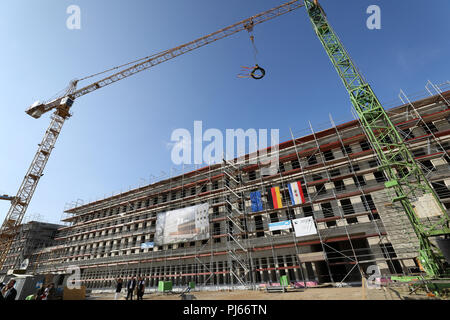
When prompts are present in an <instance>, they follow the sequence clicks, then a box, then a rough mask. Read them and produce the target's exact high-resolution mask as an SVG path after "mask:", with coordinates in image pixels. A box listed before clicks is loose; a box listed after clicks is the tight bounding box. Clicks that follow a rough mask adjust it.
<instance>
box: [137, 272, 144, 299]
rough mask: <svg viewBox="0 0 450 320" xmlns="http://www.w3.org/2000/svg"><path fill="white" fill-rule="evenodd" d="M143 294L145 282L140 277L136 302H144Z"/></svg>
mask: <svg viewBox="0 0 450 320" xmlns="http://www.w3.org/2000/svg"><path fill="white" fill-rule="evenodd" d="M144 292H145V280H144V278H142V277H140V278H139V281H138V282H137V299H138V300H144V299H143V297H144Z"/></svg>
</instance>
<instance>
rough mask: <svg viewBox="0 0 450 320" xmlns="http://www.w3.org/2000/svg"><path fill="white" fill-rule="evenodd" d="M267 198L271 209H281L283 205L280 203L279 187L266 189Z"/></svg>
mask: <svg viewBox="0 0 450 320" xmlns="http://www.w3.org/2000/svg"><path fill="white" fill-rule="evenodd" d="M267 197H268V200H269V203H270V204H271V206H272V208H273V209H280V208H283V204H282V203H281V193H280V187H274V188H270V189H268V190H267Z"/></svg>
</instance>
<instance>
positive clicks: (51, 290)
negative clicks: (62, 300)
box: [41, 282, 56, 300]
mask: <svg viewBox="0 0 450 320" xmlns="http://www.w3.org/2000/svg"><path fill="white" fill-rule="evenodd" d="M41 300H56V289H55V284H54V283H53V282H52V283H50V284H49V285H48V286H47V288H46V289H45V290H44V293H43V294H42V299H41Z"/></svg>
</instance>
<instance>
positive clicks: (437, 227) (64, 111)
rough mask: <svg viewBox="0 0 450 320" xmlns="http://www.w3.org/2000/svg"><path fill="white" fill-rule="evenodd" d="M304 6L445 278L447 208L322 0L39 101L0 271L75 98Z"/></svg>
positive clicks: (424, 258) (435, 272) (289, 7)
mask: <svg viewBox="0 0 450 320" xmlns="http://www.w3.org/2000/svg"><path fill="white" fill-rule="evenodd" d="M303 6H306V8H307V12H308V15H309V17H310V20H311V23H312V25H313V28H314V30H315V32H316V34H317V36H318V38H319V39H320V41H321V43H322V45H323V47H324V48H325V51H326V52H327V54H328V56H329V58H330V59H331V61H332V63H333V65H334V67H335V68H336V70H337V72H338V74H339V76H340V78H341V80H342V82H343V83H344V86H345V87H346V89H347V91H348V93H349V95H350V100H351V102H352V104H353V106H354V108H355V110H356V112H357V114H358V116H359V118H360V122H361V126H362V128H363V130H364V132H365V134H366V135H367V137H368V139H369V141H370V144H371V145H372V148H373V149H374V151H375V153H376V155H377V157H378V159H379V161H380V163H381V168H382V170H383V171H384V172H385V173H386V175H387V177H388V178H389V181H387V182H386V184H385V186H386V188H388V189H389V190H391V191H392V195H393V196H392V201H393V202H399V203H400V204H401V206H402V207H403V209H404V211H405V213H406V215H407V216H408V218H409V220H410V222H411V225H412V227H413V229H414V231H415V233H416V235H417V237H418V239H419V243H420V250H419V259H420V263H421V265H422V266H423V269H424V270H425V272H426V273H427V275H428V276H430V277H437V276H442V275H444V274H445V272H446V270H445V268H444V263H443V257H442V253H441V252H439V249H438V248H436V247H435V246H434V245H433V244H432V242H431V241H430V238H431V237H437V236H446V237H448V235H449V234H450V228H449V221H450V219H449V217H448V214H447V212H446V209H445V208H444V207H443V205H442V203H441V202H440V200H439V198H438V196H437V195H436V193H435V191H434V190H433V188H432V187H431V186H430V183H429V182H428V181H427V179H426V178H425V176H424V174H423V172H422V170H421V168H420V167H419V165H418V164H417V163H416V161H415V160H414V157H413V155H412V154H411V152H410V151H409V149H408V148H407V146H406V145H405V143H404V141H403V139H402V137H401V136H400V134H399V133H398V131H397V129H396V128H395V126H394V125H393V123H392V122H391V120H390V119H389V117H388V115H387V113H386V111H385V110H384V108H383V106H382V105H381V103H380V102H379V100H378V98H377V97H376V95H375V93H374V92H373V90H372V88H371V87H370V85H369V84H368V83H367V82H366V81H365V80H364V78H363V77H362V75H361V74H360V73H359V71H358V69H357V68H356V66H355V64H354V63H353V61H352V60H351V58H350V56H349V55H348V53H347V51H346V50H345V48H344V46H343V44H342V42H341V41H340V40H339V38H338V37H337V35H336V33H335V32H334V31H333V29H332V28H331V26H330V25H329V23H328V20H327V18H326V15H325V12H324V10H323V8H322V7H321V6H320V4H319V3H318V1H317V0H304V4H303V3H302V2H301V1H300V0H294V1H290V2H288V3H286V4H283V5H281V6H278V7H276V8H273V9H271V10H268V11H266V12H263V13H261V14H258V15H256V16H253V17H251V18H249V19H246V20H243V21H241V22H238V23H236V24H233V25H231V26H229V27H227V28H224V29H221V30H219V31H217V32H214V33H212V34H209V35H207V36H204V37H202V38H199V39H197V40H194V41H191V42H189V43H187V44H184V45H181V46H179V47H176V48H173V49H170V50H167V51H164V52H161V53H159V54H156V55H154V56H151V57H146V58H143V59H140V60H138V61H134V62H132V63H129V64H126V65H123V66H119V67H116V68H113V69H110V70H107V71H104V72H101V73H99V74H96V75H93V76H98V75H101V74H103V73H106V72H110V71H114V70H118V69H121V70H120V71H118V72H116V73H114V74H113V75H111V76H108V77H106V78H104V79H102V80H100V81H97V82H94V83H92V84H90V85H88V86H85V87H83V88H82V89H79V90H77V89H76V87H77V84H78V82H79V81H81V80H86V79H88V78H91V77H93V76H90V77H87V78H84V79H80V80H75V81H72V82H71V83H70V85H69V87H68V88H67V90H66V91H65V93H64V94H63V95H60V96H59V97H57V98H56V99H53V100H51V101H49V102H47V103H40V102H37V103H35V104H33V105H32V106H31V107H30V108H29V109H28V110H27V111H26V112H27V113H28V114H29V115H30V116H32V117H34V118H39V117H41V116H42V115H43V114H45V113H47V112H49V111H52V110H55V111H54V113H53V116H52V121H51V123H50V126H49V128H48V130H47V132H46V134H45V136H44V139H43V141H42V143H41V144H40V145H39V149H38V152H37V153H36V156H35V158H34V159H33V162H32V164H31V166H30V169H29V170H28V172H27V175H26V176H25V179H24V181H23V182H22V185H21V187H20V188H19V192H18V193H17V196H16V197H15V200H14V201H13V203H12V206H11V208H10V210H9V212H8V214H7V216H6V219H5V222H4V223H3V225H2V228H1V230H0V231H1V232H0V237H1V244H0V248H1V256H0V269H1V267H2V265H3V262H4V260H5V258H6V255H7V253H8V251H9V247H10V245H11V242H12V237H13V235H14V232H15V228H17V226H18V225H19V224H20V223H21V221H22V218H23V216H24V214H25V212H26V209H27V207H28V205H29V203H30V200H31V197H32V195H33V193H34V190H35V188H36V186H37V184H38V182H39V179H40V177H41V176H42V172H43V170H44V167H45V164H46V163H47V161H48V158H49V156H50V153H51V151H52V149H53V147H54V145H55V142H56V140H57V138H58V135H59V133H60V132H61V128H62V126H63V124H64V121H65V120H66V119H67V118H69V117H70V108H71V107H72V105H73V103H74V101H75V99H77V98H79V97H81V96H83V95H85V94H88V93H90V92H93V91H96V90H98V89H100V88H103V87H105V86H107V85H110V84H112V83H114V82H117V81H119V80H122V79H125V78H127V77H130V76H132V75H134V74H136V73H138V72H141V71H144V70H146V69H149V68H151V67H153V66H155V65H157V64H160V63H162V62H165V61H168V60H170V59H173V58H175V57H177V56H180V55H182V54H184V53H187V52H189V51H192V50H195V49H197V48H200V47H202V46H204V45H207V44H209V43H212V42H214V41H217V40H219V39H223V38H225V37H227V36H229V35H232V34H235V33H237V32H240V31H242V30H250V29H251V28H252V27H253V26H254V25H256V24H259V23H262V22H264V21H267V20H270V19H273V18H275V17H278V16H280V15H283V14H285V13H287V12H290V11H293V10H295V9H298V8H300V7H303ZM131 64H133V65H132V66H131V67H127V66H128V65H131ZM425 200H426V201H428V202H429V201H431V203H432V204H434V211H435V212H434V213H435V215H436V216H439V217H440V219H439V221H438V222H436V223H433V224H432V225H426V224H424V223H422V222H421V221H420V212H417V210H416V208H415V203H417V202H418V201H419V202H420V201H425Z"/></svg>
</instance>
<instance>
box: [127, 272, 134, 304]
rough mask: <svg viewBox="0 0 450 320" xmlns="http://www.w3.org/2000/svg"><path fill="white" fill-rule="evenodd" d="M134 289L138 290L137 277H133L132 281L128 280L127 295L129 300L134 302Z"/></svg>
mask: <svg viewBox="0 0 450 320" xmlns="http://www.w3.org/2000/svg"><path fill="white" fill-rule="evenodd" d="M134 288H136V278H135V277H132V278H131V279H130V280H128V282H127V290H128V293H127V300H128V298H130V300H133V291H134Z"/></svg>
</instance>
